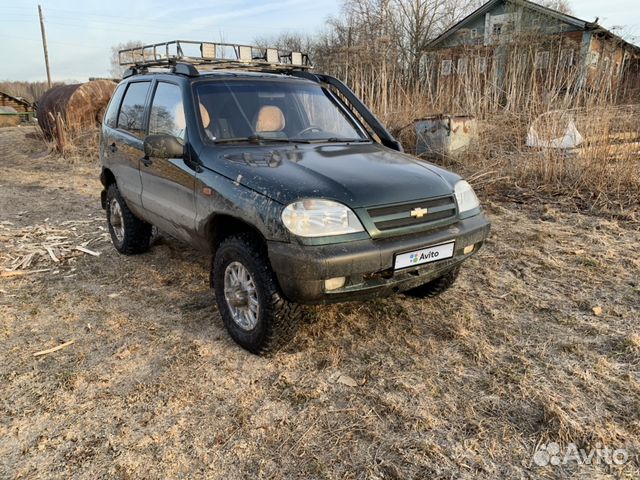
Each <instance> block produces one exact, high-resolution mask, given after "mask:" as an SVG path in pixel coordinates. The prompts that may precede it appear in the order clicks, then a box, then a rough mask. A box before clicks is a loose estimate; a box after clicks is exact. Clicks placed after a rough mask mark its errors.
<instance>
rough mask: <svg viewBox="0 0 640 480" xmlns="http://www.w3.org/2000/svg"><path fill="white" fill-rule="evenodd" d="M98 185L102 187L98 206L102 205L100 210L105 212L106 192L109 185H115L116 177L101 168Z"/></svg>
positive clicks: (109, 171)
mask: <svg viewBox="0 0 640 480" xmlns="http://www.w3.org/2000/svg"><path fill="white" fill-rule="evenodd" d="M100 183H102V186H103V187H104V188H103V189H102V192H101V193H100V204H101V205H102V209H103V210H106V209H107V190H108V189H109V185H112V184H114V183H115V184H116V185H117V182H116V176H115V175H114V174H113V172H112V171H111V170H110V169H108V168H106V167H102V172H100Z"/></svg>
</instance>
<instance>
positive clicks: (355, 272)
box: [268, 213, 491, 303]
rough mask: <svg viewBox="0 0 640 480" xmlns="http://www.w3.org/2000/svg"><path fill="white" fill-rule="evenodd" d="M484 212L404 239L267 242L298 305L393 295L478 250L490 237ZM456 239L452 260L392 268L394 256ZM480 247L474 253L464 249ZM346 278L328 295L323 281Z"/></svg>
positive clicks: (278, 272)
mask: <svg viewBox="0 0 640 480" xmlns="http://www.w3.org/2000/svg"><path fill="white" fill-rule="evenodd" d="M490 228H491V224H490V223H489V221H488V219H487V218H486V217H485V215H484V214H482V213H480V214H478V215H475V216H473V217H471V218H467V219H464V220H459V221H457V222H456V223H454V224H452V225H448V226H446V227H443V228H440V229H436V230H430V231H428V232H422V233H418V234H412V235H405V236H400V237H393V238H386V239H378V240H371V239H367V240H358V241H353V242H345V243H338V244H331V245H320V246H305V245H294V244H291V243H282V242H268V249H269V260H270V262H271V266H272V267H273V270H274V271H275V273H276V276H277V278H278V282H279V283H280V287H281V288H282V291H283V293H284V295H285V296H286V297H287V298H288V299H289V300H291V301H293V302H297V303H334V302H343V301H349V300H364V299H367V298H371V297H374V296H376V297H378V296H384V295H389V294H392V293H397V292H401V291H404V290H407V289H410V288H414V287H417V286H419V285H422V284H424V283H427V282H429V281H431V280H433V279H435V278H438V277H440V276H441V275H444V274H445V273H446V272H447V271H449V270H451V269H452V268H454V267H455V266H456V265H458V264H460V263H461V262H463V261H464V260H466V259H467V258H468V257H470V256H471V255H473V254H474V253H475V252H477V251H478V250H479V249H480V247H481V246H482V244H483V243H484V241H485V240H486V238H487V237H488V235H489V230H490ZM453 240H455V242H456V244H455V249H454V252H453V257H452V258H449V259H446V260H440V261H437V262H433V263H427V264H425V265H420V266H418V267H411V268H407V269H403V270H399V271H394V270H393V262H394V257H395V254H397V253H404V252H410V251H413V250H419V249H421V248H424V247H428V246H431V245H437V244H440V243H446V242H449V241H453ZM468 245H475V248H474V249H473V252H472V253H470V254H467V255H465V254H464V253H463V250H464V248H465V247H466V246H468ZM335 277H347V282H346V284H345V286H344V287H342V288H339V289H337V290H332V291H325V289H324V281H325V280H326V279H329V278H335Z"/></svg>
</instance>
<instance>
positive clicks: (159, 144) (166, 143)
mask: <svg viewBox="0 0 640 480" xmlns="http://www.w3.org/2000/svg"><path fill="white" fill-rule="evenodd" d="M144 154H145V156H146V157H153V158H183V157H184V142H183V141H182V140H180V139H179V138H178V137H174V136H173V135H165V134H162V135H149V136H148V137H146V138H145V139H144Z"/></svg>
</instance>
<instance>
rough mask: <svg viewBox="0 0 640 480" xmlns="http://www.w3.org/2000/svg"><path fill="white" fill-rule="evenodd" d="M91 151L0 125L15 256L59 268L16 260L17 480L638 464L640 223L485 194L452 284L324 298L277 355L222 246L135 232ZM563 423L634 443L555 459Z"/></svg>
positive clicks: (6, 421)
mask: <svg viewBox="0 0 640 480" xmlns="http://www.w3.org/2000/svg"><path fill="white" fill-rule="evenodd" d="M85 155H86V157H85V158H75V159H71V160H65V159H61V158H59V157H57V156H55V155H51V154H48V153H47V146H46V145H45V144H44V143H43V142H42V141H41V140H39V139H38V135H37V133H36V130H35V129H31V128H25V127H15V128H5V129H0V249H1V250H0V270H9V269H10V268H12V266H15V265H16V262H19V261H20V259H21V258H24V256H25V254H26V253H28V252H29V251H37V252H39V253H36V254H34V255H33V256H32V258H31V263H30V265H29V266H28V267H27V268H25V269H24V270H27V271H36V270H46V271H42V272H39V273H31V274H28V275H11V276H10V274H8V273H7V272H6V271H5V273H3V276H2V277H0V318H1V321H0V345H1V351H2V359H1V362H0V385H1V388H0V478H29V479H32V478H68V477H74V478H90V479H94V478H221V479H242V478H305V479H312V478H313V479H315V478H319V479H320V478H345V479H364V478H371V479H408V478H443V479H444V478H447V479H448V478H469V479H471V478H486V479H495V478H566V477H573V478H590V479H591V478H639V476H640V461H639V454H640V329H639V328H638V314H639V312H640V284H639V281H640V275H639V274H638V273H639V272H640V260H639V258H638V253H637V252H638V246H639V245H640V231H639V230H640V228H639V227H640V225H639V224H638V223H637V222H635V223H634V222H633V221H620V220H612V219H607V218H603V217H598V216H595V215H586V214H582V213H578V212H574V211H570V210H567V209H566V208H563V207H562V206H561V205H559V204H545V203H544V202H542V201H540V200H537V199H535V198H523V199H520V200H519V199H518V198H512V201H507V200H501V201H498V200H497V199H495V198H494V199H487V200H486V201H485V206H486V208H487V211H488V214H489V215H490V217H491V219H492V221H493V234H492V238H491V240H490V241H489V242H488V243H487V245H486V247H485V249H484V250H483V251H482V252H481V253H480V254H479V255H477V256H476V257H474V258H473V259H472V260H470V261H469V262H468V264H467V265H466V267H465V268H464V269H463V273H462V275H461V277H460V279H459V282H458V283H457V284H456V286H455V287H454V288H453V289H451V290H450V291H448V292H447V293H445V294H444V295H442V296H441V297H440V298H438V299H435V300H415V299H409V298H406V297H403V296H396V297H392V298H387V299H380V300H376V301H372V302H370V303H352V304H344V305H336V306H330V307H314V308H312V309H309V314H308V317H309V318H308V320H307V321H306V322H305V324H304V325H303V326H302V328H301V330H300V332H299V334H298V335H297V336H296V338H295V339H294V341H293V343H292V344H291V345H290V346H289V347H288V348H287V349H286V350H284V351H282V352H279V353H277V354H276V355H274V356H272V357H270V358H260V357H256V356H253V355H250V354H248V353H247V352H245V351H244V350H242V349H240V348H239V347H237V346H236V345H235V344H234V343H233V342H232V341H231V340H230V338H229V337H228V336H227V334H226V332H225V330H224V327H223V324H222V321H221V319H220V316H219V315H218V313H217V311H216V307H215V302H214V298H213V294H212V291H211V290H210V289H209V287H208V265H209V261H210V259H209V258H206V257H205V256H203V255H202V254H200V253H198V252H196V251H194V250H192V249H191V248H189V247H187V246H185V245H183V244H181V243H179V242H177V241H175V240H172V239H170V238H165V237H163V236H160V237H159V238H157V239H156V241H155V245H154V246H153V248H152V249H151V251H150V252H149V253H147V254H145V255H141V256H136V257H125V256H121V255H119V254H117V253H116V252H115V250H114V249H113V247H112V246H111V244H110V242H109V240H108V237H107V235H106V229H105V221H104V214H103V211H102V210H101V208H100V203H99V194H100V185H99V182H98V173H99V165H98V161H97V159H96V158H95V157H94V155H89V154H85ZM47 242H48V244H52V243H53V244H56V243H58V244H59V245H56V246H54V247H53V248H52V253H53V254H54V255H55V256H56V258H58V257H59V258H58V260H59V262H58V263H56V262H54V261H53V260H52V257H51V256H50V255H49V254H48V252H46V251H45V250H44V249H43V248H42V245H44V244H47ZM77 245H84V246H85V247H86V249H89V250H91V251H95V252H97V253H100V255H99V256H92V255H89V254H86V253H83V252H80V251H78V250H75V246H77ZM34 249H35V250H34ZM71 340H73V341H74V343H73V344H71V345H68V346H66V347H65V348H62V349H60V350H58V351H56V352H53V353H49V354H45V355H41V356H37V357H34V356H33V354H34V353H35V352H38V351H40V350H44V349H47V348H50V347H54V346H56V345H59V344H61V343H63V342H68V341H71ZM549 442H557V443H558V444H559V446H560V452H561V453H560V457H562V458H561V459H564V457H563V455H564V452H565V451H566V449H567V448H568V446H569V444H575V445H576V446H577V448H578V449H584V450H585V451H586V452H587V453H588V452H589V450H591V449H596V448H598V449H600V452H603V451H604V449H605V448H608V449H611V450H614V449H625V454H626V462H625V463H624V464H622V465H617V464H611V465H608V464H606V463H605V462H604V460H603V459H602V458H603V457H602V456H600V457H598V456H597V455H596V456H595V457H592V458H593V459H594V460H592V462H591V463H592V464H591V465H586V464H583V465H579V464H578V462H577V461H575V459H574V460H571V459H570V461H568V462H566V463H563V462H560V463H561V464H560V465H553V464H549V465H546V466H539V465H538V464H537V463H536V462H534V453H535V452H536V451H537V450H538V453H540V449H541V446H542V445H547V444H548V443H549ZM543 453H544V452H543ZM551 453H553V452H551ZM543 457H544V455H543ZM536 458H538V457H536ZM597 458H600V461H599V462H597V460H596V459H597ZM618 458H620V457H618ZM556 463H557V462H556Z"/></svg>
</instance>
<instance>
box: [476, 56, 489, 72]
mask: <svg viewBox="0 0 640 480" xmlns="http://www.w3.org/2000/svg"><path fill="white" fill-rule="evenodd" d="M476 69H477V70H478V73H486V71H487V58H486V57H478V58H476Z"/></svg>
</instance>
